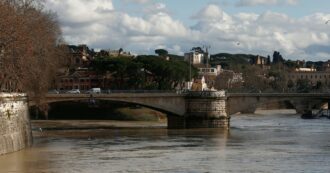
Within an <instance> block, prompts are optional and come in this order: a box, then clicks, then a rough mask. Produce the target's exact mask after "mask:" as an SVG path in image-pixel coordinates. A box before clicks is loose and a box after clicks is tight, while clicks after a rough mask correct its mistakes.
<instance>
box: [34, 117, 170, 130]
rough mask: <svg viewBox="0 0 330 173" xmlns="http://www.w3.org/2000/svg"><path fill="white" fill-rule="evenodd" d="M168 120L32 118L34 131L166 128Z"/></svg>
mask: <svg viewBox="0 0 330 173" xmlns="http://www.w3.org/2000/svg"><path fill="white" fill-rule="evenodd" d="M166 125H167V123H166V122H154V121H116V120H31V126H32V129H33V131H45V130H73V129H77V130H79V129H80V130H81V129H117V128H120V129H124V128H166Z"/></svg>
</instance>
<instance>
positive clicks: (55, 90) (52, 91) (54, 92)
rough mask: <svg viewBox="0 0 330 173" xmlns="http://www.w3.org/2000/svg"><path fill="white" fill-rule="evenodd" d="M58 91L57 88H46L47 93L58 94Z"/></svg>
mask: <svg viewBox="0 0 330 173" xmlns="http://www.w3.org/2000/svg"><path fill="white" fill-rule="evenodd" d="M59 93H60V92H59V91H58V90H57V89H52V90H48V94H59Z"/></svg>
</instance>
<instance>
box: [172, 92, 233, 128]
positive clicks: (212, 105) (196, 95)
mask: <svg viewBox="0 0 330 173" xmlns="http://www.w3.org/2000/svg"><path fill="white" fill-rule="evenodd" d="M185 99H186V114H185V115H184V116H181V117H180V116H177V117H174V116H168V128H169V129H180V128H229V124H230V117H229V116H228V115H227V111H226V96H225V92H224V91H201V92H190V93H188V95H187V96H186V97H185Z"/></svg>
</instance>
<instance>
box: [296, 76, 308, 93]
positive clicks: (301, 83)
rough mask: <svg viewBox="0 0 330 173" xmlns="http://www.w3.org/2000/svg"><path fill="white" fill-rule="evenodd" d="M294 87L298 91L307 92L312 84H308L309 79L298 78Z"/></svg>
mask: <svg viewBox="0 0 330 173" xmlns="http://www.w3.org/2000/svg"><path fill="white" fill-rule="evenodd" d="M296 88H297V92H299V93H308V92H309V91H311V88H312V86H311V85H310V82H309V80H307V79H298V80H297V84H296Z"/></svg>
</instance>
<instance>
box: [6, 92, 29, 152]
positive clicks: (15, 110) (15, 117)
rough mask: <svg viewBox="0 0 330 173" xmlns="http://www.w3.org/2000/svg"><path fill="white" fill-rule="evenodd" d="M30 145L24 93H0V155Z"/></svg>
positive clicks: (26, 104) (27, 113)
mask: <svg viewBox="0 0 330 173" xmlns="http://www.w3.org/2000/svg"><path fill="white" fill-rule="evenodd" d="M31 145H32V133H31V127H30V120H29V112H28V102H27V97H26V95H25V94H12V93H10V94H8V93H0V155H2V154H6V153H10V152H14V151H18V150H21V149H23V148H25V147H28V146H31Z"/></svg>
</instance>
